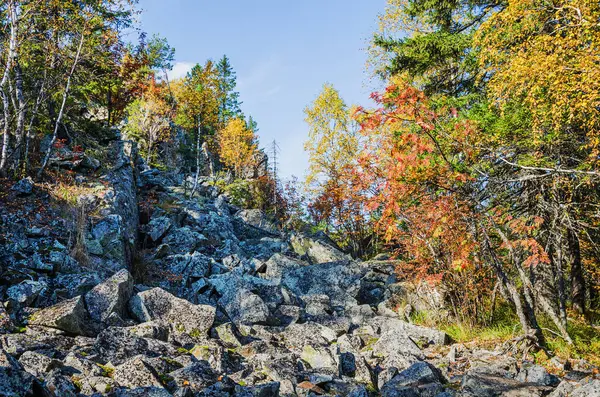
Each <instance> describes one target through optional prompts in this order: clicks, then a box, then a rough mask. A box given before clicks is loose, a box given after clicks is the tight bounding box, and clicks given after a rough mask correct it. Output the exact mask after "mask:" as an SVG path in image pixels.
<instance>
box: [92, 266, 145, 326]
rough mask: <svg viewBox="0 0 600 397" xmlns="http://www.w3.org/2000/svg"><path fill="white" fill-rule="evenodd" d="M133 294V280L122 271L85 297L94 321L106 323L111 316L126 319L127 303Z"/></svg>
mask: <svg viewBox="0 0 600 397" xmlns="http://www.w3.org/2000/svg"><path fill="white" fill-rule="evenodd" d="M132 292H133V278H132V277H131V274H130V273H129V272H128V271H127V270H126V269H122V270H120V271H118V272H117V273H115V274H114V275H113V276H112V277H111V278H109V279H108V280H106V281H104V282H103V283H101V284H98V285H97V286H95V287H94V288H93V289H92V290H91V291H90V292H88V293H87V294H86V295H85V303H86V305H87V309H88V312H89V313H90V316H91V317H92V319H93V320H95V321H98V322H106V321H107V320H108V318H109V316H110V315H111V314H116V315H118V316H120V317H121V318H125V317H126V314H127V302H128V301H129V299H130V297H131V294H132Z"/></svg>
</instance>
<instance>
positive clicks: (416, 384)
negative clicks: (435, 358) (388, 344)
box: [381, 361, 443, 397]
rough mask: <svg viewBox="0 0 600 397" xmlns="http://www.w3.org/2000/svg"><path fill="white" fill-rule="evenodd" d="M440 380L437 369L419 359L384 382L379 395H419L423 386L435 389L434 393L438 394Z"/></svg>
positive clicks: (385, 396)
mask: <svg viewBox="0 0 600 397" xmlns="http://www.w3.org/2000/svg"><path fill="white" fill-rule="evenodd" d="M442 382H443V378H442V376H441V374H440V372H439V370H437V369H436V368H435V367H433V366H431V365H430V364H428V363H426V362H423V361H419V362H416V363H414V364H413V365H411V366H410V367H409V368H407V369H405V370H404V371H402V372H400V373H399V374H397V375H396V376H394V377H393V378H392V379H391V380H389V381H388V382H386V383H385V384H384V385H383V387H382V388H381V395H382V396H384V397H401V396H410V395H415V396H420V395H422V394H421V392H420V389H423V388H426V389H435V390H436V393H435V394H438V393H441V392H442V390H443V387H442V385H441V383H442ZM432 386H433V387H432ZM411 393H414V394H411ZM435 394H431V395H435Z"/></svg>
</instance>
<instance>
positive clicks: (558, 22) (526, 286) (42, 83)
mask: <svg viewBox="0 0 600 397" xmlns="http://www.w3.org/2000/svg"><path fill="white" fill-rule="evenodd" d="M140 3H143V1H141V2H140ZM138 6H139V4H138V2H137V1H136V0H4V1H2V3H1V4H0V25H1V26H2V29H1V30H0V79H1V80H0V98H1V100H2V103H1V105H0V108H1V109H2V111H1V113H0V130H1V137H0V145H1V151H0V185H1V186H2V189H3V190H4V191H3V192H2V193H0V200H4V199H5V198H6V197H8V194H9V193H8V192H9V186H12V184H14V183H15V182H17V181H20V180H24V179H27V178H29V180H30V181H32V183H35V184H36V185H39V186H45V188H47V189H48V191H49V192H51V194H52V195H53V197H57V198H59V199H61V200H63V201H65V202H68V203H70V204H72V205H77V203H78V198H79V197H80V196H82V195H83V193H85V191H84V190H85V189H82V187H81V183H80V180H79V179H78V174H79V171H77V170H81V169H85V170H86V171H85V172H86V175H88V177H90V178H92V177H94V175H96V174H97V175H100V174H101V173H102V172H103V166H104V164H106V163H107V162H108V160H107V156H108V154H107V153H106V150H105V149H106V147H108V145H110V143H111V142H113V141H117V140H124V141H133V142H135V143H136V146H137V150H138V151H139V157H140V159H139V162H140V164H141V165H140V164H138V165H139V166H140V167H141V169H143V170H145V171H146V172H147V171H148V170H152V169H156V170H159V171H160V172H165V173H172V174H180V175H183V177H182V178H183V179H182V180H183V182H182V183H183V185H184V186H183V188H184V192H185V196H186V197H187V198H188V199H194V197H196V196H195V194H196V192H198V191H199V190H201V188H202V186H204V185H206V186H208V185H210V186H214V187H215V188H218V189H219V191H221V192H224V194H225V196H226V197H227V199H228V200H229V203H230V204H231V205H232V206H235V207H236V208H238V209H242V210H246V209H247V210H251V209H260V210H262V211H263V212H264V213H265V214H266V216H267V217H268V218H269V219H270V220H271V221H272V222H274V223H275V224H276V225H277V229H278V230H280V231H282V232H284V233H306V234H324V235H325V234H326V235H327V236H329V237H330V238H331V240H332V244H335V245H336V246H337V247H338V248H339V249H340V250H342V251H343V252H344V253H345V254H348V255H350V256H351V257H352V258H353V260H357V261H366V262H365V263H369V262H368V261H371V260H375V261H380V260H381V261H383V260H385V261H391V262H393V263H394V266H395V274H396V277H398V278H399V279H401V280H407V281H410V282H411V283H414V284H419V285H421V284H422V285H427V286H428V288H432V289H434V290H436V291H442V292H443V295H444V307H445V309H446V310H444V311H443V312H442V314H440V313H434V312H428V311H413V312H410V313H404V315H406V317H407V318H409V319H410V321H411V322H414V323H416V324H420V325H425V326H430V327H435V328H439V329H443V330H445V332H447V333H448V334H449V335H450V336H451V337H452V338H454V339H455V340H458V341H460V342H467V341H479V342H481V343H483V344H485V343H496V342H504V341H507V340H508V341H512V343H513V344H512V348H513V350H514V352H518V353H519V354H523V355H524V356H526V355H527V354H533V355H534V356H535V357H536V358H537V359H542V360H544V359H547V360H549V359H550V358H551V357H553V355H554V354H558V355H559V356H561V357H567V358H585V359H587V360H589V361H590V362H592V363H595V364H596V365H600V328H599V326H598V325H597V324H599V323H598V321H599V319H600V167H599V165H600V22H599V21H600V3H599V2H598V1H597V0H551V1H550V0H491V1H488V0H453V1H449V0H387V6H386V7H385V9H383V10H381V11H380V14H379V19H378V21H377V22H378V25H377V26H378V27H377V30H376V31H375V32H373V33H372V36H371V37H370V39H369V45H368V48H367V49H366V52H367V54H368V65H367V67H366V70H365V74H366V75H367V76H368V77H369V78H370V81H371V84H372V85H373V86H375V87H376V88H375V89H374V90H373V91H374V92H373V93H372V94H371V96H370V98H369V97H366V98H364V102H363V103H356V104H352V103H347V102H346V101H345V100H344V99H343V98H342V96H341V94H340V91H339V90H338V89H337V88H336V87H334V86H333V85H332V84H329V83H324V84H323V88H322V91H321V92H320V93H316V94H317V95H315V100H314V101H313V102H312V103H309V104H307V106H306V108H305V109H304V115H305V120H306V126H307V131H308V137H307V140H306V143H305V146H304V149H305V151H306V153H307V154H308V156H309V169H308V170H307V174H306V176H305V178H303V179H298V178H293V179H290V180H284V179H283V178H280V176H279V175H278V174H277V171H276V169H274V168H273V167H272V165H273V164H272V160H273V159H269V153H268V151H267V150H265V149H263V148H261V142H259V138H258V137H259V134H258V132H259V122H260V120H258V122H257V121H256V120H254V119H253V117H252V116H251V115H249V114H245V113H244V111H243V110H242V109H243V102H242V98H240V94H239V93H238V91H237V89H236V71H235V69H234V66H233V65H232V64H231V61H230V60H229V58H228V57H227V56H226V55H222V54H211V56H214V57H213V58H210V57H207V58H208V59H207V60H206V62H204V63H202V64H197V65H195V66H194V67H193V68H192V69H191V71H189V72H188V73H187V74H186V75H185V76H184V77H181V78H170V73H171V71H172V69H173V64H174V60H175V59H176V58H175V54H176V53H175V48H173V47H171V45H170V44H169V42H168V38H164V37H161V36H158V35H148V34H146V33H144V32H142V31H141V30H140V29H139V27H138V26H137V25H136V23H137V22H136V16H137V15H138V13H139V12H140V11H139V8H138ZM131 32H134V34H133V36H132V33H131ZM132 37H135V39H134V40H132ZM298 78H300V79H301V78H302V76H299V77H298ZM97 175H96V176H97ZM203 184H204V185H203ZM201 185H202V186H201ZM149 197H150V198H149V199H148V200H149V203H150V204H149V205H152V197H151V196H149ZM198 200H199V201H200V202H201V199H200V198H198ZM146 204H147V203H146ZM140 205H142V204H140ZM83 215H84V216H89V217H91V218H90V219H92V218H93V216H94V214H91V213H90V214H86V213H85V210H84V214H83ZM142 215H143V214H142ZM142 215H141V216H142ZM78 219H79V218H78ZM83 222H87V221H85V220H84V221H83ZM7 230H8V229H7ZM3 234H4V233H3V232H0V243H3V242H5V241H6V240H5V239H4V237H3ZM81 247H82V245H81V244H77V242H76V241H75V242H74V243H73V250H75V248H77V249H79V250H80V249H81ZM142 251H143V250H142ZM140 252H141V251H140ZM0 253H1V252H0ZM73 256H74V257H75V258H76V259H79V258H82V262H85V261H86V259H84V257H85V256H86V254H85V253H84V254H81V252H79V256H77V255H75V253H73ZM0 257H2V255H0ZM140 258H141V257H139V258H136V259H135V261H137V262H139V261H141V259H140ZM137 262H136V263H137ZM175 276H178V275H175ZM2 284H7V285H8V284H10V283H8V282H7V283H4V282H3V283H2ZM403 304H404V303H398V307H400V306H401V305H403ZM0 314H1V313H0ZM544 357H545V358H544Z"/></svg>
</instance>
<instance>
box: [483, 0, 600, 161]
mask: <svg viewBox="0 0 600 397" xmlns="http://www.w3.org/2000/svg"><path fill="white" fill-rule="evenodd" d="M599 20H600V2H598V1H597V0H557V1H552V2H548V1H540V0H509V1H508V6H507V7H506V8H505V9H504V10H502V11H500V12H498V13H496V14H494V15H492V17H491V18H490V19H489V20H488V21H486V22H485V23H484V24H483V25H482V27H481V29H480V30H479V31H478V33H477V34H476V37H475V40H476V41H475V42H476V44H477V46H478V47H479V48H480V49H481V55H480V66H481V67H482V69H483V72H484V76H491V79H490V80H489V83H488V89H489V94H490V95H489V96H490V97H491V98H494V99H495V100H496V102H497V104H498V105H499V106H500V108H501V109H502V108H503V107H504V106H506V105H507V104H508V103H509V102H510V101H514V100H522V101H523V103H524V104H525V105H526V106H527V108H528V109H529V111H530V113H531V116H532V122H533V129H534V130H533V134H534V135H533V138H534V139H535V140H542V139H546V140H550V141H553V140H555V139H556V138H557V137H560V136H561V134H570V133H572V132H573V130H577V131H579V132H583V134H585V135H586V136H587V140H588V144H589V145H590V147H591V148H592V149H594V150H592V151H591V152H590V153H591V156H592V158H593V157H595V156H597V155H598V150H597V148H598V147H599V146H600V142H599V138H598V130H599V128H600V55H599V54H600V23H598V21H599ZM563 136H564V135H563Z"/></svg>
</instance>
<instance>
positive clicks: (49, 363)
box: [19, 351, 62, 378]
mask: <svg viewBox="0 0 600 397" xmlns="http://www.w3.org/2000/svg"><path fill="white" fill-rule="evenodd" d="M19 363H20V364H21V365H22V366H23V368H25V370H26V371H27V372H29V373H30V374H32V375H35V376H36V377H38V378H42V377H44V376H45V375H46V374H48V373H49V372H51V371H52V370H53V369H56V368H60V367H62V363H61V362H60V361H59V360H55V359H52V358H50V357H48V356H45V355H43V354H40V353H36V352H33V351H26V352H25V353H23V354H21V357H19Z"/></svg>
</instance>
